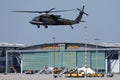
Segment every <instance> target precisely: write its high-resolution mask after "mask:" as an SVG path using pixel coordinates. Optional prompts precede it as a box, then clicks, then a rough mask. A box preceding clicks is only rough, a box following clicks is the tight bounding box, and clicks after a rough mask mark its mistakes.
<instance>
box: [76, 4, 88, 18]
mask: <svg viewBox="0 0 120 80" xmlns="http://www.w3.org/2000/svg"><path fill="white" fill-rule="evenodd" d="M84 9H85V5H83V7H82V10H81V9H79V8H77V10H78V11H80V13H81V14H85V15H86V16H88V14H87V13H86V12H84Z"/></svg>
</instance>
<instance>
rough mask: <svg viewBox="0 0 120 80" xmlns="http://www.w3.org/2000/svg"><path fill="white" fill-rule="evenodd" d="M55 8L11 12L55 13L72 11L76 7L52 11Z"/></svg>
mask: <svg viewBox="0 0 120 80" xmlns="http://www.w3.org/2000/svg"><path fill="white" fill-rule="evenodd" d="M54 9H55V8H52V9H50V10H48V11H12V12H26V13H40V14H41V13H55V12H67V11H74V10H76V9H69V10H57V11H52V10H54Z"/></svg>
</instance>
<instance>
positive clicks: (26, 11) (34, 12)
mask: <svg viewBox="0 0 120 80" xmlns="http://www.w3.org/2000/svg"><path fill="white" fill-rule="evenodd" d="M12 12H26V13H42V12H41V11H12Z"/></svg>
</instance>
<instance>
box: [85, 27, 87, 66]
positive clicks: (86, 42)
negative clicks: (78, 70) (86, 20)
mask: <svg viewBox="0 0 120 80" xmlns="http://www.w3.org/2000/svg"><path fill="white" fill-rule="evenodd" d="M85 67H87V26H85Z"/></svg>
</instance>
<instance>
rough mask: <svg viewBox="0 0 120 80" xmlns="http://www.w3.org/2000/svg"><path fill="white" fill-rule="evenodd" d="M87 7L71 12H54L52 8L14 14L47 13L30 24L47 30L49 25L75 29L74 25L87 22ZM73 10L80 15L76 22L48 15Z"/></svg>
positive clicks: (35, 18)
mask: <svg viewBox="0 0 120 80" xmlns="http://www.w3.org/2000/svg"><path fill="white" fill-rule="evenodd" d="M84 8H85V6H84V5H83V7H82V9H79V8H77V9H71V10H58V11H53V10H54V9H55V8H52V9H50V10H48V11H13V12H27V13H39V14H41V13H45V14H42V15H39V16H37V17H34V18H33V19H32V20H31V21H30V23H31V24H33V25H37V27H38V28H40V25H43V26H44V27H45V28H48V25H70V27H71V28H72V29H73V27H72V25H73V24H78V23H79V22H85V21H83V20H81V19H82V16H83V14H85V15H87V16H88V14H87V13H85V12H84ZM72 10H78V11H79V15H78V16H77V18H76V19H75V20H70V19H65V18H62V17H61V16H60V15H54V14H48V13H54V12H65V11H72Z"/></svg>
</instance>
